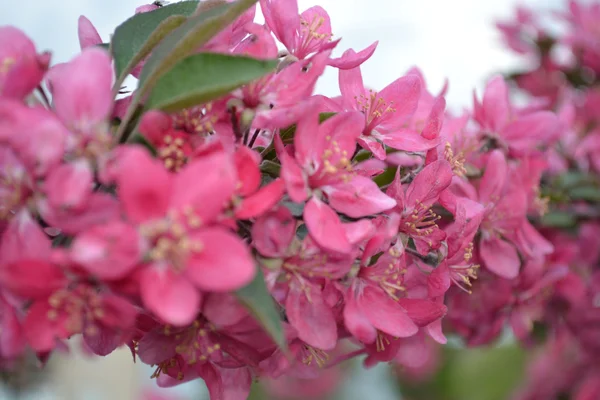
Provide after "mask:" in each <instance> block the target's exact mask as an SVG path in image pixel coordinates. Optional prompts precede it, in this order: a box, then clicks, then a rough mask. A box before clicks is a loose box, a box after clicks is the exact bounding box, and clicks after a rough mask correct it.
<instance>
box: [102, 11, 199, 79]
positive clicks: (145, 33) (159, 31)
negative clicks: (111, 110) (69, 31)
mask: <svg viewBox="0 0 600 400" xmlns="http://www.w3.org/2000/svg"><path fill="white" fill-rule="evenodd" d="M197 7H198V1H182V2H179V3H174V4H170V5H167V6H164V7H160V8H158V9H156V10H154V11H150V12H145V13H139V14H136V15H134V16H133V17H131V18H129V19H128V20H127V21H125V22H123V23H122V24H121V25H119V26H118V27H117V29H116V30H115V34H114V36H113V38H112V54H113V57H114V59H115V70H116V75H117V84H118V85H115V87H119V86H120V85H121V83H122V82H123V80H124V79H125V77H126V76H127V74H128V73H129V72H130V71H131V70H132V69H133V68H134V67H135V66H136V65H137V64H138V63H139V62H140V61H141V60H142V59H143V58H144V57H146V56H147V55H148V54H149V53H150V51H152V49H153V48H154V47H155V46H156V45H157V44H158V43H159V42H160V41H161V40H162V39H163V38H164V37H165V36H166V35H167V34H168V33H169V32H171V31H172V30H173V29H175V28H176V27H178V26H179V25H181V24H182V23H183V22H184V21H185V20H186V16H189V15H192V13H193V12H194V10H196V8H197Z"/></svg>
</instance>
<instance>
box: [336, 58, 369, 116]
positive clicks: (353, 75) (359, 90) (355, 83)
mask: <svg viewBox="0 0 600 400" xmlns="http://www.w3.org/2000/svg"><path fill="white" fill-rule="evenodd" d="M339 84H340V91H341V92H342V98H343V102H344V107H345V108H346V109H347V110H352V109H354V110H360V109H359V106H358V103H357V99H360V97H361V96H364V93H365V86H364V84H363V79H362V74H361V73H360V68H359V67H356V68H353V69H348V70H342V69H340V72H339Z"/></svg>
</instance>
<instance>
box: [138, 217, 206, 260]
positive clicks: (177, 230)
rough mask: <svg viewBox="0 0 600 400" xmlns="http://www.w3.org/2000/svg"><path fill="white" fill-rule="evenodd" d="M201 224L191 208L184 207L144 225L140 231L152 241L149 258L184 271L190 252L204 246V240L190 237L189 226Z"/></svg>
mask: <svg viewBox="0 0 600 400" xmlns="http://www.w3.org/2000/svg"><path fill="white" fill-rule="evenodd" d="M201 224H202V221H201V219H200V217H198V216H197V215H196V214H195V213H194V212H193V210H192V209H191V208H184V210H183V212H182V213H178V212H177V211H175V210H172V211H170V212H169V213H168V215H167V217H166V218H164V219H162V220H160V221H155V222H151V223H148V224H145V225H143V226H142V227H140V233H141V234H142V236H144V237H145V238H146V239H147V240H148V241H149V243H151V249H150V251H149V252H148V258H149V259H150V260H152V261H154V262H157V263H160V262H166V263H168V264H169V265H170V266H171V268H172V269H173V270H174V271H175V272H182V271H183V270H185V266H186V262H187V259H188V257H189V256H190V254H191V253H199V252H201V251H202V249H203V247H204V246H203V244H202V242H200V241H199V240H194V239H192V238H190V237H189V235H188V229H187V228H188V227H189V228H198V227H199V226H200V225H201Z"/></svg>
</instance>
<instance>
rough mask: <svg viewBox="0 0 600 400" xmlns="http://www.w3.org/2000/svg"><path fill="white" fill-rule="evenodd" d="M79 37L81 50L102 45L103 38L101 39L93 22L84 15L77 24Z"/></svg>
mask: <svg viewBox="0 0 600 400" xmlns="http://www.w3.org/2000/svg"><path fill="white" fill-rule="evenodd" d="M77 35H78V36H79V45H80V46H81V50H83V49H85V48H86V47H91V46H96V45H98V44H100V43H102V38H100V34H99V33H98V31H97V30H96V28H95V27H94V25H93V24H92V22H91V21H90V20H89V19H87V18H86V17H84V16H83V15H82V16H80V17H79V20H78V23H77Z"/></svg>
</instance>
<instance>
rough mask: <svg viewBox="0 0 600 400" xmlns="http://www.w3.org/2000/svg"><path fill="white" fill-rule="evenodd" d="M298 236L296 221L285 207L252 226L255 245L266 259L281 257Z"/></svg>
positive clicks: (266, 215) (271, 212)
mask: <svg viewBox="0 0 600 400" xmlns="http://www.w3.org/2000/svg"><path fill="white" fill-rule="evenodd" d="M295 235H296V220H295V219H294V216H293V215H292V213H291V212H290V211H289V210H288V209H287V208H286V207H283V206H279V207H277V208H276V209H274V210H272V211H270V212H268V213H267V214H265V215H263V216H262V217H261V218H259V219H258V220H257V221H256V222H255V223H254V225H252V240H253V245H254V247H255V248H256V250H258V252H259V253H260V254H262V255H264V256H266V257H281V256H283V255H284V254H285V252H286V251H287V248H288V247H289V245H290V244H291V243H292V240H293V238H294V237H295Z"/></svg>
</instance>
